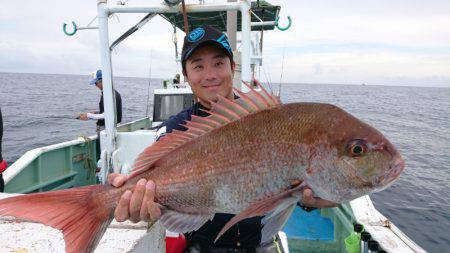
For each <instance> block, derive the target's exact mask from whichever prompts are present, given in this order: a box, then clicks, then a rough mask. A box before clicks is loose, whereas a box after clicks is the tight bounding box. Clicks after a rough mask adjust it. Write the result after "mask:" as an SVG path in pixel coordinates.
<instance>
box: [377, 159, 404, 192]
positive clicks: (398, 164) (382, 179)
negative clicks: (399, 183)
mask: <svg viewBox="0 0 450 253" xmlns="http://www.w3.org/2000/svg"><path fill="white" fill-rule="evenodd" d="M404 168H405V161H404V160H403V158H401V157H397V158H396V159H395V160H394V162H393V163H392V164H391V165H390V166H389V169H388V170H386V172H385V173H383V174H382V175H380V176H379V177H377V178H375V179H374V180H373V182H372V183H373V184H374V185H379V186H386V185H389V184H390V183H391V182H393V181H394V180H395V179H397V178H398V176H400V174H401V173H402V171H403V169H404Z"/></svg>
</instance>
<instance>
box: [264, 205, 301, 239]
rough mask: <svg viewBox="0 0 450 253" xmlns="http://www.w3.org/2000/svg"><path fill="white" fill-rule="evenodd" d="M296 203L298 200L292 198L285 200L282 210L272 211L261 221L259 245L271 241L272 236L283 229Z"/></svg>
mask: <svg viewBox="0 0 450 253" xmlns="http://www.w3.org/2000/svg"><path fill="white" fill-rule="evenodd" d="M298 201H299V199H298V198H294V197H292V198H290V199H286V200H285V201H284V203H283V206H284V209H281V208H280V210H279V211H278V212H277V211H275V210H274V211H273V212H272V213H271V214H269V215H267V216H266V217H264V218H263V219H262V221H261V223H262V225H263V228H262V231H261V244H263V243H265V242H268V241H271V240H272V238H273V236H274V235H276V234H277V233H278V231H280V230H281V229H282V228H283V227H284V224H286V221H287V220H288V219H289V217H290V216H291V214H292V211H294V209H295V207H296V206H297V202H298ZM277 209H278V208H277Z"/></svg>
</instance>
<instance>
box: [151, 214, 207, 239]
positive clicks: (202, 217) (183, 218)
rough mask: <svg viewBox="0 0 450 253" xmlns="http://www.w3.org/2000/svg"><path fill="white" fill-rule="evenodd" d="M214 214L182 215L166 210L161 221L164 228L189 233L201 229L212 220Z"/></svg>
mask: <svg viewBox="0 0 450 253" xmlns="http://www.w3.org/2000/svg"><path fill="white" fill-rule="evenodd" d="M213 217H214V214H213V213H212V214H191V213H181V212H177V211H174V210H171V209H164V210H163V211H162V215H161V218H160V219H159V220H160V221H161V223H162V224H163V226H164V227H165V228H166V229H167V230H169V231H171V232H175V233H187V232H191V231H195V230H197V229H199V228H200V227H201V226H203V224H205V223H206V222H207V221H209V220H211V219H212V218H213Z"/></svg>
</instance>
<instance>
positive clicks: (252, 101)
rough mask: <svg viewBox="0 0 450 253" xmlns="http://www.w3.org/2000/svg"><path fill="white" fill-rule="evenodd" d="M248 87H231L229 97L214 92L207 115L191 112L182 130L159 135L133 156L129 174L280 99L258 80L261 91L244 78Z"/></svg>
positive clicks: (276, 104)
mask: <svg viewBox="0 0 450 253" xmlns="http://www.w3.org/2000/svg"><path fill="white" fill-rule="evenodd" d="M244 85H246V86H247V87H248V88H249V89H250V91H249V92H247V93H244V92H242V91H240V90H237V89H235V92H236V93H237V94H238V96H239V98H238V99H236V100H230V99H227V98H225V97H222V96H218V100H217V102H211V110H208V111H206V110H205V112H207V113H208V114H210V115H209V116H207V117H199V116H196V115H192V116H191V120H190V121H186V124H184V125H183V126H184V127H186V128H187V130H186V131H179V130H173V131H172V132H171V133H168V134H166V135H165V136H163V137H161V138H160V139H159V141H157V142H155V143H153V144H152V145H151V146H149V147H147V148H146V149H145V150H144V151H143V152H142V153H141V154H140V155H139V156H138V157H137V158H136V160H135V162H134V165H133V169H132V171H131V172H132V174H131V176H132V177H133V176H136V175H138V174H140V173H141V172H144V171H146V170H148V169H150V168H151V167H152V165H153V164H154V163H155V162H156V161H158V160H159V159H160V158H161V157H163V156H165V155H166V154H168V153H169V152H171V151H172V150H174V149H176V148H178V147H180V146H182V145H184V144H185V143H187V142H190V141H191V140H193V139H196V138H198V137H199V136H202V135H204V134H206V133H209V132H211V131H212V130H214V129H217V128H220V127H222V126H225V125H227V124H229V123H231V122H233V121H236V120H239V119H241V118H243V117H245V116H247V115H250V114H253V113H256V112H259V111H263V110H266V109H270V108H273V107H278V106H279V105H281V102H280V100H279V99H278V98H277V97H275V96H273V95H271V94H269V93H268V92H267V91H266V90H265V89H264V88H263V87H262V85H261V84H260V83H259V82H256V85H257V86H258V87H259V88H260V90H261V91H257V90H255V89H253V88H252V87H251V86H249V85H248V84H247V83H245V82H244Z"/></svg>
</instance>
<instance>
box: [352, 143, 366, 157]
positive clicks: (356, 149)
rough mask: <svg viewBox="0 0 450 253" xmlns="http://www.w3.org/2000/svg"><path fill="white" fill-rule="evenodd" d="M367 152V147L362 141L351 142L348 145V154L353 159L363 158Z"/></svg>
mask: <svg viewBox="0 0 450 253" xmlns="http://www.w3.org/2000/svg"><path fill="white" fill-rule="evenodd" d="M366 151H367V145H366V144H365V142H364V141H363V140H353V141H351V142H350V143H349V144H348V152H349V153H350V155H351V156H353V157H359V156H363V155H364V154H365V153H366Z"/></svg>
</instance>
